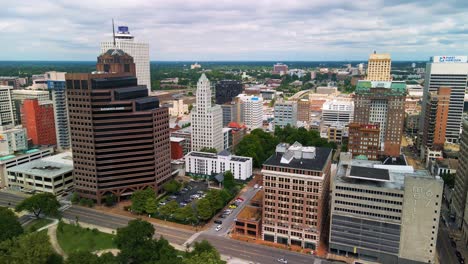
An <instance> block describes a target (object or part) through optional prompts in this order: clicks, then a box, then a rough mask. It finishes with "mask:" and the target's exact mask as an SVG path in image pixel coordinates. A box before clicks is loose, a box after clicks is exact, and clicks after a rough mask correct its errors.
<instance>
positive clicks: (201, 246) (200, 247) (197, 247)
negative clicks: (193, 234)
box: [191, 240, 216, 255]
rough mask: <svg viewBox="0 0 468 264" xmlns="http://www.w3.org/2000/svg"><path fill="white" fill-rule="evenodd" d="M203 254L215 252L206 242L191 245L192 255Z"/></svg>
mask: <svg viewBox="0 0 468 264" xmlns="http://www.w3.org/2000/svg"><path fill="white" fill-rule="evenodd" d="M203 252H216V248H215V247H213V245H211V244H210V242H208V241H207V240H202V241H200V242H195V244H194V245H193V250H192V252H191V254H192V255H197V254H201V253H203Z"/></svg>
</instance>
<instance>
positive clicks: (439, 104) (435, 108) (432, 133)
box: [421, 87, 451, 157]
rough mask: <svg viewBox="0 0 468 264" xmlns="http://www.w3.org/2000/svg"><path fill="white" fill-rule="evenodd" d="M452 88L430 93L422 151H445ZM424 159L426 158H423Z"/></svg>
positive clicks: (427, 101) (427, 99)
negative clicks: (427, 149)
mask: <svg viewBox="0 0 468 264" xmlns="http://www.w3.org/2000/svg"><path fill="white" fill-rule="evenodd" d="M450 91H451V88H448V87H440V88H439V91H438V92H437V93H436V92H430V93H429V94H428V98H426V99H425V100H424V101H425V102H426V116H425V117H424V118H425V120H424V129H423V131H422V133H423V139H422V144H423V148H422V149H421V150H422V151H423V152H424V153H426V152H427V151H426V148H429V149H431V150H443V148H444V143H445V131H446V124H447V119H448V112H449V105H450ZM423 157H424V156H423Z"/></svg>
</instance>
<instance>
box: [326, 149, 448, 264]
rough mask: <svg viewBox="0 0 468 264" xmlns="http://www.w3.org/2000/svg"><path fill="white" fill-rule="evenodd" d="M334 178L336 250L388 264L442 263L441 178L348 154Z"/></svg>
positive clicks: (332, 228) (332, 249) (332, 238)
mask: <svg viewBox="0 0 468 264" xmlns="http://www.w3.org/2000/svg"><path fill="white" fill-rule="evenodd" d="M333 181H334V183H333V190H332V192H331V193H332V204H331V223H330V237H329V247H330V252H331V253H332V254H336V255H345V256H348V257H352V258H357V259H362V260H364V261H371V262H373V263H383V264H393V263H436V259H435V256H436V241H437V233H438V229H439V218H440V212H441V203H442V192H443V181H442V180H441V179H439V178H434V177H433V176H431V175H430V174H429V173H428V172H427V171H425V170H420V171H414V170H413V167H411V166H398V165H384V164H382V163H381V162H379V161H368V160H363V159H352V158H351V154H350V153H342V154H341V158H340V164H339V165H338V169H337V174H336V176H335V177H334V179H333Z"/></svg>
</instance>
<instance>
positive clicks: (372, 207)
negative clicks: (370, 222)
mask: <svg viewBox="0 0 468 264" xmlns="http://www.w3.org/2000/svg"><path fill="white" fill-rule="evenodd" d="M335 203H337V204H343V205H349V206H357V207H363V208H369V209H374V210H382V211H389V212H395V213H401V209H395V208H389V207H382V206H376V205H370V204H362V203H352V202H346V201H341V200H338V201H335Z"/></svg>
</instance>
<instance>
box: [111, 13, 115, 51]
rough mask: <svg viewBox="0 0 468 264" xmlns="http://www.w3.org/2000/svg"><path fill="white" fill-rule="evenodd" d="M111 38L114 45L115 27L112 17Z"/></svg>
mask: <svg viewBox="0 0 468 264" xmlns="http://www.w3.org/2000/svg"><path fill="white" fill-rule="evenodd" d="M112 39H113V40H114V47H115V27H114V19H112Z"/></svg>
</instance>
